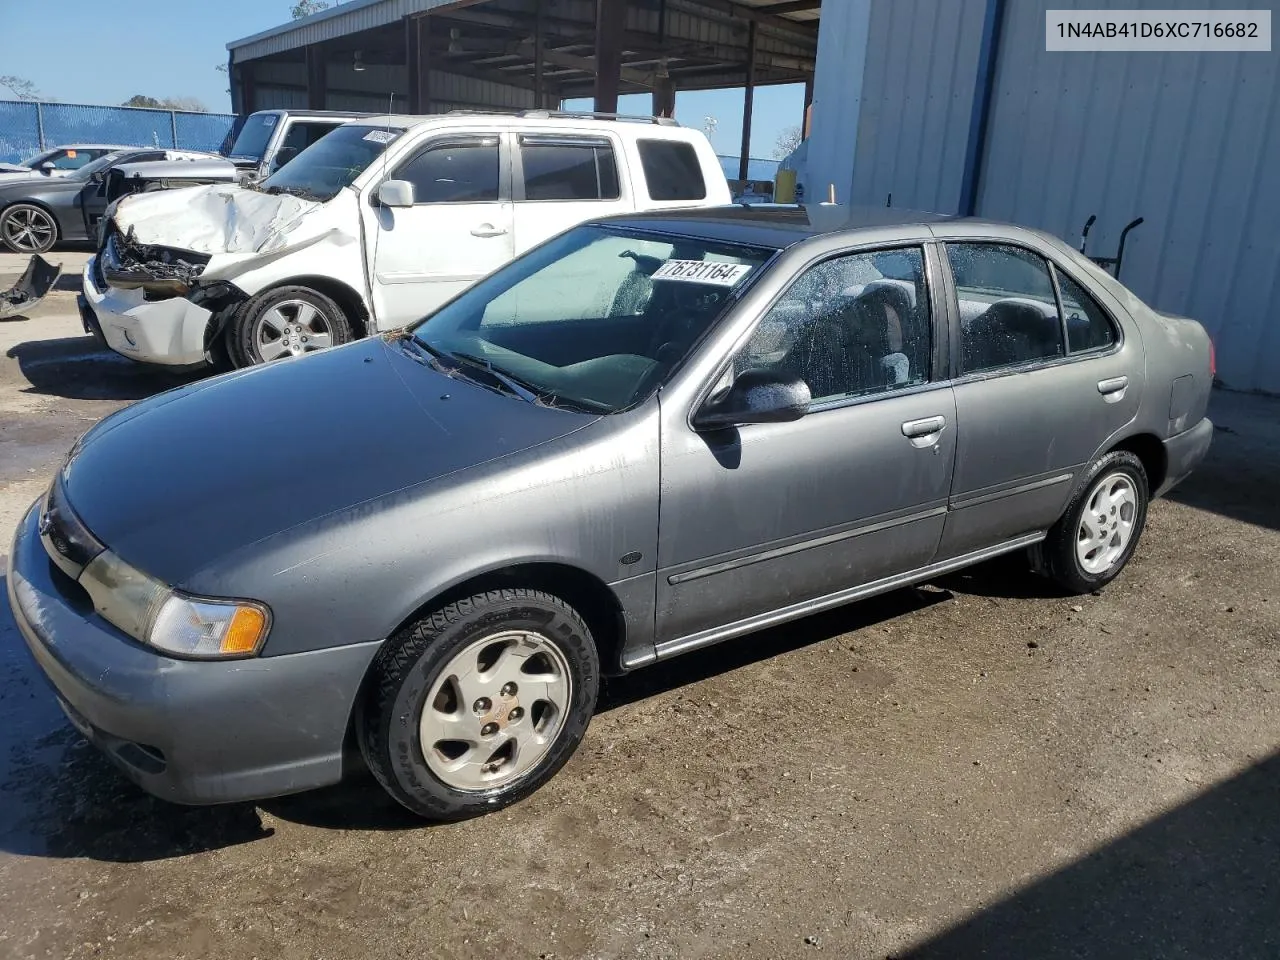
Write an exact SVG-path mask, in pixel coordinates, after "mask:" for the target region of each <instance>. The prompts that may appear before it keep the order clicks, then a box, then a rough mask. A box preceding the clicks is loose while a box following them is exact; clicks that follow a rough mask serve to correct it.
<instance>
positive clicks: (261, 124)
mask: <svg viewBox="0 0 1280 960" xmlns="http://www.w3.org/2000/svg"><path fill="white" fill-rule="evenodd" d="M279 120H280V117H279V115H278V114H274V113H254V114H250V115H249V116H248V118H246V119H245V121H244V124H243V126H241V127H240V132H239V134H238V135H237V136H236V140H235V143H233V144H232V145H231V148H230V149H229V150H223V151H220V152H221V153H222V155H223V156H224V157H233V158H235V159H237V160H254V161H260V160H261V159H262V158H263V157H264V156H266V154H267V144H268V143H270V142H271V134H273V133H274V132H275V129H276V123H277V122H278V121H279Z"/></svg>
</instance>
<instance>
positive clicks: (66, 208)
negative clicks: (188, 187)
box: [0, 148, 212, 254]
mask: <svg viewBox="0 0 1280 960" xmlns="http://www.w3.org/2000/svg"><path fill="white" fill-rule="evenodd" d="M210 156H212V155H211V154H204V153H197V152H194V151H189V150H162V149H150V148H138V149H136V150H121V151H117V152H115V153H108V154H106V155H105V156H102V157H99V158H98V159H97V160H94V161H93V162H92V163H88V164H85V165H84V166H83V167H81V168H80V169H79V170H76V171H74V172H72V173H70V174H68V175H67V176H65V177H45V176H41V175H40V174H37V173H35V172H33V173H32V176H31V177H30V178H24V179H17V180H0V243H3V244H4V245H5V247H7V248H8V249H9V250H11V251H13V252H14V253H26V254H31V253H43V252H44V251H46V250H48V249H49V248H50V247H52V246H53V245H54V244H55V243H58V242H60V241H77V240H80V241H86V240H96V239H97V230H98V221H99V220H100V219H101V218H102V215H103V213H104V212H105V211H106V209H107V205H108V202H109V201H108V197H107V178H106V174H107V172H108V171H109V170H111V169H112V168H114V167H116V166H119V165H122V164H133V163H147V162H151V161H155V160H189V159H196V158H205V157H210Z"/></svg>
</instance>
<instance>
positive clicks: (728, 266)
mask: <svg viewBox="0 0 1280 960" xmlns="http://www.w3.org/2000/svg"><path fill="white" fill-rule="evenodd" d="M750 272H751V265H750V264H748V263H712V262H708V261H705V260H668V261H667V262H666V263H664V264H663V265H662V266H660V267H659V268H658V269H657V270H656V271H654V274H653V279H654V280H678V281H681V282H683V283H708V284H711V285H713V286H717V287H732V286H733V285H734V284H736V283H737V282H738V281H739V280H741V279H742V278H743V277H745V276H746V275H747V274H748V273H750Z"/></svg>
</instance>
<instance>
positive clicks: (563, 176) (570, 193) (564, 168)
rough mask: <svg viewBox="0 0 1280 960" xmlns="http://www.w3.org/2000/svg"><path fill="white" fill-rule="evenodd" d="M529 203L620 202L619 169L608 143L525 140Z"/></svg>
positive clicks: (522, 145)
mask: <svg viewBox="0 0 1280 960" xmlns="http://www.w3.org/2000/svg"><path fill="white" fill-rule="evenodd" d="M520 161H521V165H522V166H523V167H524V198H525V199H526V200H617V199H618V198H619V197H620V196H622V193H621V191H620V190H619V189H618V165H617V162H616V161H615V160H614V156H613V145H612V144H611V143H610V142H609V141H608V140H551V139H542V138H535V137H522V138H521V140H520Z"/></svg>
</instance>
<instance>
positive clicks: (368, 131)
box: [261, 124, 404, 200]
mask: <svg viewBox="0 0 1280 960" xmlns="http://www.w3.org/2000/svg"><path fill="white" fill-rule="evenodd" d="M402 133H404V130H402V129H397V128H395V127H392V128H390V129H388V128H387V127H374V126H370V125H367V124H344V125H343V126H341V127H338V128H337V129H335V130H334V131H333V132H332V133H327V134H325V135H324V136H323V137H321V138H320V139H319V140H317V141H316V142H315V143H313V144H312V145H311V146H309V147H307V149H305V150H303V151H302V152H301V153H300V154H298V155H297V156H296V157H294V158H293V159H292V160H290V161H289V162H288V163H287V164H285V165H284V166H283V167H281V168H280V169H279V170H277V171H276V172H275V173H273V174H272V175H271V176H269V177H267V179H266V180H263V181H262V185H261V189H262V190H264V191H265V192H267V193H292V194H295V195H296V196H299V197H306V198H308V199H311V200H330V199H332V198H333V197H335V196H337V195H338V191H339V190H341V189H342V188H343V187H348V186H350V185H351V181H353V180H354V179H355V178H356V177H358V176H360V174H362V173H363V172H364V171H365V169H366V168H368V166H369V164H371V163H373V161H374V160H376V159H378V157H380V156H381V155H382V152H383V151H384V150H386V149H387V146H388V145H389V144H390V143H391V142H392V141H393V140H395V139H396V137H398V136H400V134H402Z"/></svg>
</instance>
